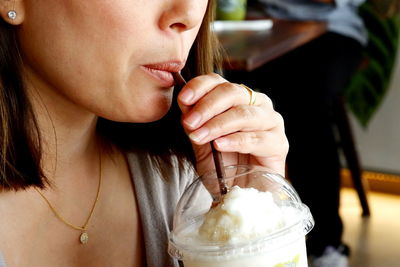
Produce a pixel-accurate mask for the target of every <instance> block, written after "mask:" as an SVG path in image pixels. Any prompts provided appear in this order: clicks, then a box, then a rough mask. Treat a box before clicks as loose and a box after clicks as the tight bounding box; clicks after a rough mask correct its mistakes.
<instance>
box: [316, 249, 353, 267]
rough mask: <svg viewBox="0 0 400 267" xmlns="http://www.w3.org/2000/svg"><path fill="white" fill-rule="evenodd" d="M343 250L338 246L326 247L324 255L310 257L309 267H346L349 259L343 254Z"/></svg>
mask: <svg viewBox="0 0 400 267" xmlns="http://www.w3.org/2000/svg"><path fill="white" fill-rule="evenodd" d="M344 250H345V248H343V247H342V246H339V247H338V248H334V247H332V246H329V247H326V248H325V250H324V253H323V254H322V255H321V256H319V257H313V256H311V257H310V260H309V266H310V267H348V266H349V257H348V256H347V255H346V254H345V251H344Z"/></svg>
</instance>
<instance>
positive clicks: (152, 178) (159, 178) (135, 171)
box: [127, 151, 197, 195]
mask: <svg viewBox="0 0 400 267" xmlns="http://www.w3.org/2000/svg"><path fill="white" fill-rule="evenodd" d="M127 160H128V164H129V168H130V170H131V173H132V178H133V180H134V182H138V180H141V181H142V182H143V183H146V184H147V185H148V186H158V187H165V188H166V189H168V190H172V191H175V193H176V194H179V195H180V194H182V193H183V191H184V190H185V189H186V188H187V187H188V186H189V185H190V184H191V183H192V182H193V181H194V180H195V178H196V177H197V174H196V171H195V169H194V167H193V165H192V164H191V163H189V162H184V163H183V164H179V160H178V158H177V156H175V155H171V158H170V163H171V164H167V163H160V162H156V160H155V159H154V158H153V157H152V156H151V155H150V154H149V153H147V152H138V151H131V152H128V153H127ZM160 164H165V166H160ZM160 167H163V170H164V171H161V169H160Z"/></svg>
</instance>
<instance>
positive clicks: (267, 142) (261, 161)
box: [214, 131, 289, 174]
mask: <svg viewBox="0 0 400 267" xmlns="http://www.w3.org/2000/svg"><path fill="white" fill-rule="evenodd" d="M214 143H215V147H216V149H217V150H219V151H221V152H224V153H227V152H237V153H241V154H249V155H252V156H254V157H252V158H253V159H254V158H255V159H256V162H252V164H256V165H261V166H266V167H268V168H271V169H272V170H274V171H276V172H278V173H280V174H284V173H285V172H284V170H285V155H286V154H287V152H288V149H289V144H288V141H287V139H286V138H285V137H284V135H282V134H278V132H271V131H267V132H266V131H264V132H239V133H234V134H230V135H228V136H224V137H221V138H218V139H216V140H215V141H214Z"/></svg>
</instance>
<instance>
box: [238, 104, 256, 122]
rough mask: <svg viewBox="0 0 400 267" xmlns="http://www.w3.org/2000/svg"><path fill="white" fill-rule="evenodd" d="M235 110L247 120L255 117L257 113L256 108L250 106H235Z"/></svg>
mask: <svg viewBox="0 0 400 267" xmlns="http://www.w3.org/2000/svg"><path fill="white" fill-rule="evenodd" d="M235 112H236V114H237V116H238V117H240V118H243V119H245V120H249V119H251V118H253V117H254V116H255V115H256V114H255V111H254V109H252V108H249V106H247V105H246V106H245V105H240V106H237V107H236V108H235Z"/></svg>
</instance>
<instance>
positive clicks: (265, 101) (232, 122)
mask: <svg viewBox="0 0 400 267" xmlns="http://www.w3.org/2000/svg"><path fill="white" fill-rule="evenodd" d="M253 94H255V97H256V99H255V103H254V104H253V105H250V93H249V91H248V90H247V89H246V88H244V87H242V86H240V85H238V84H234V83H230V82H228V81H226V80H225V79H224V78H222V77H221V76H219V75H217V74H214V73H212V74H208V75H202V76H198V77H196V78H194V79H192V80H190V81H189V82H188V83H187V84H186V86H185V87H183V89H182V91H181V92H180V93H179V96H178V104H179V106H180V108H181V110H182V113H183V115H182V125H183V127H184V129H185V131H186V133H187V134H188V135H189V137H190V139H191V141H192V145H193V148H194V152H195V155H196V161H197V166H196V167H197V171H198V173H199V174H203V173H204V172H206V171H209V170H212V169H213V168H214V167H213V166H214V162H213V158H212V151H211V147H210V144H209V142H211V141H213V140H214V146H215V148H216V149H217V150H219V151H221V152H222V157H223V160H224V164H225V165H233V164H254V165H261V166H265V167H267V168H270V169H271V170H273V171H275V172H277V173H279V174H282V175H284V173H285V159H286V154H287V152H288V142H287V139H286V136H285V133H284V124H283V119H282V117H281V115H280V114H279V113H277V112H276V111H275V110H274V109H273V106H272V102H271V100H270V99H269V98H268V97H267V96H266V95H265V94H262V93H257V92H254V93H253Z"/></svg>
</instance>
